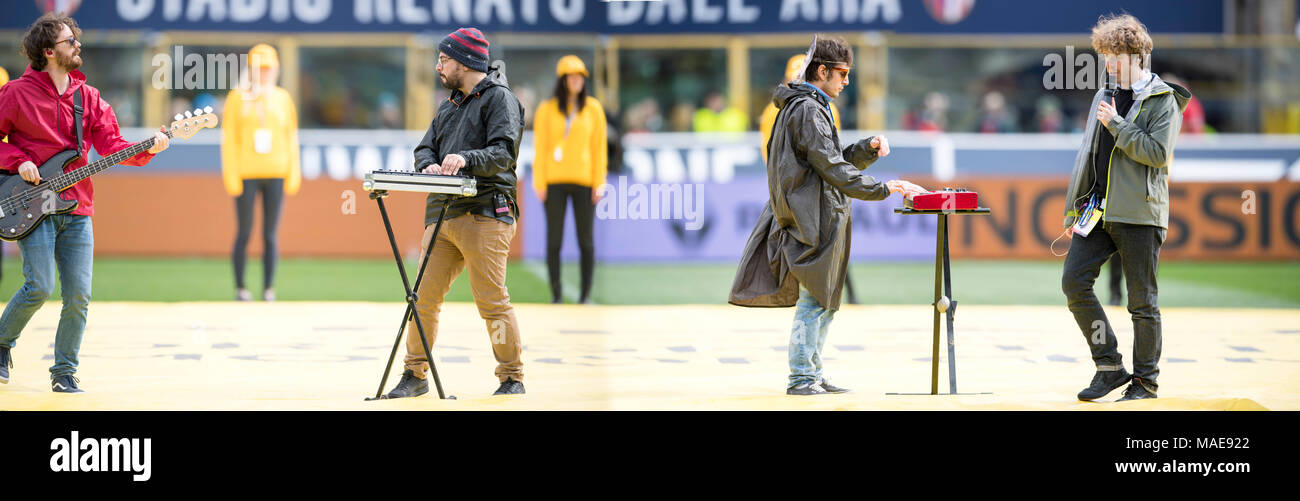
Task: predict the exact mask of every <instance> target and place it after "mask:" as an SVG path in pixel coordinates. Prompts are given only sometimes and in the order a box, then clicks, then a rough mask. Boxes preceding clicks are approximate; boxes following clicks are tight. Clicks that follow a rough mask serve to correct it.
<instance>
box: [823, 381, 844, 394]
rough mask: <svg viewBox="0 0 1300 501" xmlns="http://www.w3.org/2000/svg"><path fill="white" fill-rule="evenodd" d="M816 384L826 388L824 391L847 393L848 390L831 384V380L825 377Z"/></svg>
mask: <svg viewBox="0 0 1300 501" xmlns="http://www.w3.org/2000/svg"><path fill="white" fill-rule="evenodd" d="M817 384H819V385H821V387H822V389H823V390H826V393H848V392H849V389H848V388H840V387H839V386H835V385H833V384H831V380H829V379H826V378H822V380H821V381H820V382H819V383H817Z"/></svg>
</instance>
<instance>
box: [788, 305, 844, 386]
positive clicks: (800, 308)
mask: <svg viewBox="0 0 1300 501" xmlns="http://www.w3.org/2000/svg"><path fill="white" fill-rule="evenodd" d="M834 317H835V310H828V309H826V308H823V307H822V305H821V304H819V303H818V302H817V299H816V298H814V297H813V295H812V293H810V292H808V289H805V288H803V286H800V287H799V302H798V303H795V306H794V326H793V327H792V328H791V332H790V351H789V355H790V384H789V386H788V388H793V387H795V386H799V385H801V384H806V383H816V382H818V381H821V378H822V346H823V345H825V344H826V330H827V329H828V328H830V325H831V319H832V318H834Z"/></svg>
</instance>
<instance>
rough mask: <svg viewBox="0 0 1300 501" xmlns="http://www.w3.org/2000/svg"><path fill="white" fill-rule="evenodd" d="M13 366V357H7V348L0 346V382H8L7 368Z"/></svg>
mask: <svg viewBox="0 0 1300 501" xmlns="http://www.w3.org/2000/svg"><path fill="white" fill-rule="evenodd" d="M13 366H14V359H12V358H9V348H6V347H4V346H0V383H3V384H9V368H10V367H13Z"/></svg>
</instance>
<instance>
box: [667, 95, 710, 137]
mask: <svg viewBox="0 0 1300 501" xmlns="http://www.w3.org/2000/svg"><path fill="white" fill-rule="evenodd" d="M695 118H696V116H695V107H694V106H691V103H685V102H679V103H677V104H674V105H673V109H672V110H671V111H669V112H668V130H671V131H673V132H690V131H692V130H695V131H696V132H703V131H700V130H698V129H696V121H695Z"/></svg>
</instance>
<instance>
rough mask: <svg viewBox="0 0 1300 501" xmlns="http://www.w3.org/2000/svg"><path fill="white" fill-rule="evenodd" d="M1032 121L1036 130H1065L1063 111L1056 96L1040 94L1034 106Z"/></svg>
mask: <svg viewBox="0 0 1300 501" xmlns="http://www.w3.org/2000/svg"><path fill="white" fill-rule="evenodd" d="M1034 108H1035V109H1034V123H1035V130H1036V131H1037V132H1065V113H1064V112H1062V111H1061V101H1060V100H1059V99H1057V98H1056V96H1050V95H1047V96H1042V97H1039V98H1038V102H1037V103H1036V105H1035V106H1034Z"/></svg>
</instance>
